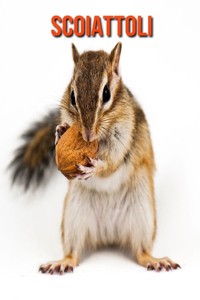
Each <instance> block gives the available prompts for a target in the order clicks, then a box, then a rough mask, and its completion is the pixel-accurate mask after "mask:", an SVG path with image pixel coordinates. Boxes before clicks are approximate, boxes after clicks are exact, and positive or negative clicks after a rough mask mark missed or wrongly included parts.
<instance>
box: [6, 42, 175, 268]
mask: <svg viewBox="0 0 200 300" xmlns="http://www.w3.org/2000/svg"><path fill="white" fill-rule="evenodd" d="M121 48H122V44H121V43H120V42H119V43H117V45H116V46H115V47H114V48H113V50H112V51H111V53H110V54H108V53H106V52H104V51H103V50H100V51H86V52H83V53H82V54H81V55H80V54H79V52H78V50H77V49H76V47H75V45H74V44H72V56H73V61H74V71H73V76H72V79H71V81H70V83H69V84H68V86H67V88H66V90H65V92H64V95H63V97H62V100H61V105H60V109H57V110H55V111H52V112H50V113H49V114H48V116H47V117H45V118H44V120H43V121H41V122H38V123H35V124H34V126H33V127H32V128H31V129H30V130H28V131H26V132H25V133H24V134H23V135H22V137H23V138H24V139H25V144H24V145H22V146H21V147H20V148H19V149H17V152H16V155H15V157H14V159H13V161H12V162H11V164H10V166H11V167H12V168H13V169H14V171H13V177H12V181H13V183H14V182H16V181H18V182H21V183H23V184H24V185H25V189H28V188H29V185H30V183H32V182H33V181H34V180H36V182H37V184H39V183H40V182H41V180H42V178H43V177H44V172H45V170H46V169H47V166H48V165H49V163H50V162H51V161H52V160H55V159H54V155H55V142H56V143H57V142H58V141H59V139H60V137H61V136H62V134H63V133H64V132H65V131H66V129H67V128H66V126H68V125H66V124H69V126H71V125H73V124H74V123H75V124H76V125H77V127H78V129H79V132H80V133H81V134H82V136H83V139H84V140H85V141H93V140H95V139H98V142H99V148H98V153H97V158H96V159H91V158H89V157H88V165H87V166H82V165H78V166H77V167H78V169H79V170H80V171H81V172H79V173H77V174H75V175H74V174H73V178H74V180H70V181H69V189H68V193H67V196H66V198H65V201H64V208H63V217H62V223H61V231H62V243H63V250H64V258H63V259H62V260H60V261H52V262H48V263H46V264H43V265H41V266H40V268H39V271H41V272H42V273H46V272H48V273H50V274H53V273H56V272H58V273H59V274H63V273H64V272H72V271H73V268H74V267H76V266H77V265H78V261H79V257H80V254H81V252H82V250H83V249H84V248H85V247H92V248H94V249H95V248H97V247H102V246H106V245H117V246H120V247H124V248H129V249H131V251H132V253H133V255H135V257H136V259H137V261H138V263H139V264H140V265H142V266H144V267H146V268H147V270H156V271H158V272H159V271H160V270H161V269H165V270H166V271H169V270H170V269H177V268H179V267H180V266H179V264H177V263H174V262H173V261H172V260H171V259H169V258H168V257H164V258H160V259H157V258H154V257H153V256H151V250H152V247H153V243H154V241H155V236H156V208H155V198H154V180H153V174H154V171H155V162H154V153H153V148H152V143H151V138H150V133H149V128H148V124H147V120H146V117H145V114H144V112H143V110H142V108H141V107H140V105H139V104H138V102H137V101H136V99H135V98H134V96H133V95H132V93H131V92H130V90H129V89H128V88H127V87H126V86H125V85H124V83H123V81H122V77H121V75H120V72H119V61H120V54H121ZM58 124H60V125H58ZM55 128H56V132H55ZM55 135H56V141H55Z"/></svg>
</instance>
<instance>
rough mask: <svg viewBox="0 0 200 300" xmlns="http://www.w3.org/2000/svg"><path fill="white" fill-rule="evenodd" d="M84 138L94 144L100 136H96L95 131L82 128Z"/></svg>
mask: <svg viewBox="0 0 200 300" xmlns="http://www.w3.org/2000/svg"><path fill="white" fill-rule="evenodd" d="M82 136H83V139H84V140H85V141H86V142H93V141H94V140H96V139H97V138H98V136H97V135H96V134H95V132H94V130H92V129H91V130H90V129H87V128H85V127H83V128H82Z"/></svg>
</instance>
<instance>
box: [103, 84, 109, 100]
mask: <svg viewBox="0 0 200 300" xmlns="http://www.w3.org/2000/svg"><path fill="white" fill-rule="evenodd" d="M109 100H110V91H109V88H108V86H107V85H105V87H104V89H103V103H106V102H108V101H109Z"/></svg>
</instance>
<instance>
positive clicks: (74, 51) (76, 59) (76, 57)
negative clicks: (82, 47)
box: [72, 43, 80, 64]
mask: <svg viewBox="0 0 200 300" xmlns="http://www.w3.org/2000/svg"><path fill="white" fill-rule="evenodd" d="M79 56H80V55H79V53H78V50H77V49H76V47H75V46H74V44H73V43H72V57H73V61H74V63H75V64H76V63H77V62H78V60H79Z"/></svg>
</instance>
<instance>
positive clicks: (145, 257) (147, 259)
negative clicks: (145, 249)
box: [136, 253, 181, 272]
mask: <svg viewBox="0 0 200 300" xmlns="http://www.w3.org/2000/svg"><path fill="white" fill-rule="evenodd" d="M136 257H137V260H138V262H139V264H140V265H142V266H144V267H146V268H147V270H148V271H150V270H155V271H157V272H160V271H161V270H162V269H165V270H166V271H169V270H172V269H178V268H181V267H180V265H179V264H177V263H175V262H173V261H172V260H171V259H169V258H168V257H163V258H155V257H153V256H151V255H149V254H144V253H143V254H139V255H138V254H137V255H136Z"/></svg>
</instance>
